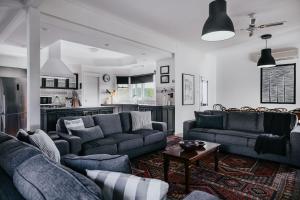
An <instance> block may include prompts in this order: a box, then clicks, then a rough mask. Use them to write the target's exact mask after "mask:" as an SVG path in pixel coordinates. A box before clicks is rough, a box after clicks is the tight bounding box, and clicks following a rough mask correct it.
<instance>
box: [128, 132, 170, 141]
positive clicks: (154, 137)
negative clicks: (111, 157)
mask: <svg viewBox="0 0 300 200" xmlns="http://www.w3.org/2000/svg"><path fill="white" fill-rule="evenodd" d="M132 133H133V134H140V135H142V136H143V138H144V145H149V144H154V143H157V142H161V141H163V140H164V139H165V138H166V137H167V136H166V133H164V132H161V131H158V130H150V129H140V130H137V131H133V132H132Z"/></svg>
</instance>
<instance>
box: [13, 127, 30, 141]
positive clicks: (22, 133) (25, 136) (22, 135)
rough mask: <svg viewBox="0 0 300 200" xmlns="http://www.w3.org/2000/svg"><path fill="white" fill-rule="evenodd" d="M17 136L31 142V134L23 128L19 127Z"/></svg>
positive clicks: (21, 139)
mask: <svg viewBox="0 0 300 200" xmlns="http://www.w3.org/2000/svg"><path fill="white" fill-rule="evenodd" d="M16 138H17V139H18V140H20V141H22V142H26V143H28V144H30V141H29V134H28V133H27V132H26V131H25V130H23V129H19V131H18V133H17V135H16Z"/></svg>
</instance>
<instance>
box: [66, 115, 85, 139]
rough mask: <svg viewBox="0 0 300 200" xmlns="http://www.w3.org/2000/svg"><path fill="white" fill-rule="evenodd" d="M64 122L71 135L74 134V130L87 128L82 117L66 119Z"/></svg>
mask: <svg viewBox="0 0 300 200" xmlns="http://www.w3.org/2000/svg"><path fill="white" fill-rule="evenodd" d="M64 123H65V126H66V129H67V130H68V133H69V135H72V130H81V129H84V128H85V127H84V123H83V121H82V119H81V118H79V119H74V120H64Z"/></svg>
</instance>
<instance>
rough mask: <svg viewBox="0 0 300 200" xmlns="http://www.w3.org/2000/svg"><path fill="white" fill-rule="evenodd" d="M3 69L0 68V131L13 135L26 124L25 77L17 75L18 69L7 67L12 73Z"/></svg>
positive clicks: (24, 127)
mask: <svg viewBox="0 0 300 200" xmlns="http://www.w3.org/2000/svg"><path fill="white" fill-rule="evenodd" d="M5 69H6V68H3V67H1V69H0V131H2V132H5V133H8V134H11V135H15V134H16V133H17V131H18V130H19V129H20V128H23V129H26V126H27V121H26V115H27V109H26V94H27V92H26V89H27V88H26V78H25V77H24V76H23V75H20V76H19V75H18V74H19V73H18V72H19V71H18V70H19V69H16V70H15V72H16V73H14V70H13V69H8V70H9V72H12V73H7V71H6V70H5ZM11 70H12V71H11ZM1 72H4V73H1ZM22 74H23V73H22ZM25 74H26V72H25ZM2 75H5V76H15V77H2ZM17 76H19V77H17Z"/></svg>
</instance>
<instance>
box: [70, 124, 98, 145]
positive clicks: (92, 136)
mask: <svg viewBox="0 0 300 200" xmlns="http://www.w3.org/2000/svg"><path fill="white" fill-rule="evenodd" d="M71 132H72V135H75V136H78V137H80V139H81V141H82V143H85V142H89V141H92V140H96V139H101V138H104V134H103V132H102V130H101V128H100V126H93V127H90V128H84V129H80V130H71Z"/></svg>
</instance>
